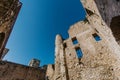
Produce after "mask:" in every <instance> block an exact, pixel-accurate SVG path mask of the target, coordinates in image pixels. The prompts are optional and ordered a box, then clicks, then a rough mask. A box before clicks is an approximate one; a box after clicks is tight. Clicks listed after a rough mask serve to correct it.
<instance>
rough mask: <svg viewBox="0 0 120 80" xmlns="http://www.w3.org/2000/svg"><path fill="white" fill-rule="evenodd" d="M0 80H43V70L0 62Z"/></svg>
mask: <svg viewBox="0 0 120 80" xmlns="http://www.w3.org/2000/svg"><path fill="white" fill-rule="evenodd" d="M0 80H45V70H44V69H41V68H34V67H28V66H24V65H20V64H16V63H12V62H7V61H0Z"/></svg>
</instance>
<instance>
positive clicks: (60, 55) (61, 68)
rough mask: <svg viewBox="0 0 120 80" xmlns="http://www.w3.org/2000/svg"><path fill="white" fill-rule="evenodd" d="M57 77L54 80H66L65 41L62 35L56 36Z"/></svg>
mask: <svg viewBox="0 0 120 80" xmlns="http://www.w3.org/2000/svg"><path fill="white" fill-rule="evenodd" d="M55 46H56V47H55V57H56V58H55V75H54V80H66V70H65V60H64V59H65V56H64V47H63V40H62V37H61V36H60V35H57V36H56V41H55Z"/></svg>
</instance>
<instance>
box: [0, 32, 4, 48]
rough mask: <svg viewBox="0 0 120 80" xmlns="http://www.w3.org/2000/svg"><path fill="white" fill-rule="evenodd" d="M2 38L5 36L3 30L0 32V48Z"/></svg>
mask: <svg viewBox="0 0 120 80" xmlns="http://www.w3.org/2000/svg"><path fill="white" fill-rule="evenodd" d="M4 38H5V33H3V32H2V33H0V48H1V46H2V44H3V41H4Z"/></svg>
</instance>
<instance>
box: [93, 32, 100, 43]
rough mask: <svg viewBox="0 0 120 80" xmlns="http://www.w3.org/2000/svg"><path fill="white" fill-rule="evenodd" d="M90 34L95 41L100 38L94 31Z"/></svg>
mask: <svg viewBox="0 0 120 80" xmlns="http://www.w3.org/2000/svg"><path fill="white" fill-rule="evenodd" d="M92 35H93V37H94V39H95V40H96V41H100V40H101V38H100V36H99V35H97V34H96V33H94V34H92Z"/></svg>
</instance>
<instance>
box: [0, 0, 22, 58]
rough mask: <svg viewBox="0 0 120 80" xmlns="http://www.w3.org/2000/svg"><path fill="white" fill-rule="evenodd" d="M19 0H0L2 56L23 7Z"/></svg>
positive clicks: (0, 44) (0, 49) (0, 45)
mask: <svg viewBox="0 0 120 80" xmlns="http://www.w3.org/2000/svg"><path fill="white" fill-rule="evenodd" d="M21 5H22V4H21V3H20V2H19V0H0V58H1V56H2V54H3V50H4V49H5V45H6V43H7V40H8V38H9V36H10V33H11V31H12V29H13V25H14V23H15V20H16V18H17V15H18V12H19V10H20V8H21Z"/></svg>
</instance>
